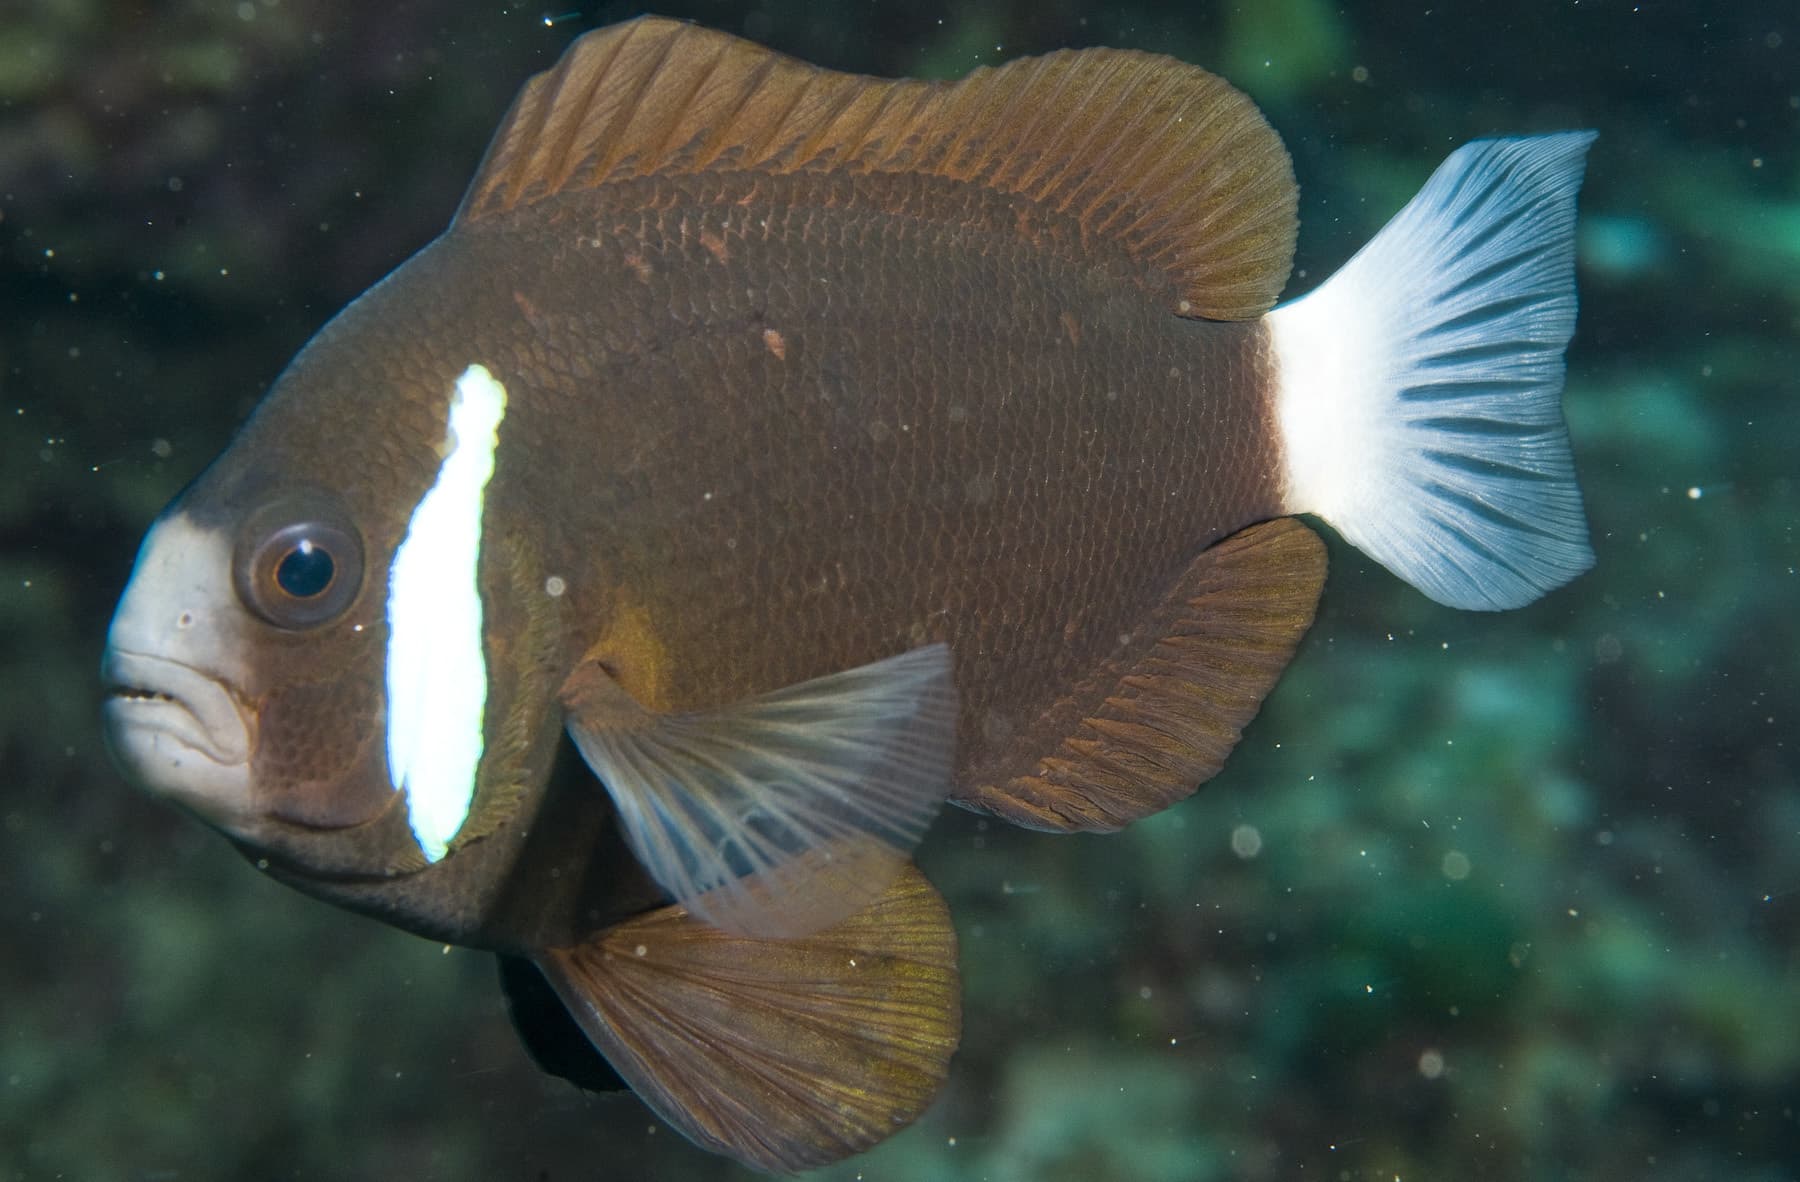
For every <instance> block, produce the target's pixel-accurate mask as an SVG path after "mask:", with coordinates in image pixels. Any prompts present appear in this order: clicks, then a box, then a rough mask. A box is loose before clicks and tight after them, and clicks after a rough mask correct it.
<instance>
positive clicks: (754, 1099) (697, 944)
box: [538, 866, 961, 1170]
mask: <svg viewBox="0 0 1800 1182" xmlns="http://www.w3.org/2000/svg"><path fill="white" fill-rule="evenodd" d="M538 964H539V967H541V968H542V969H543V971H544V975H545V976H546V977H548V978H549V980H550V982H551V984H552V985H554V986H555V988H556V991H557V993H558V994H559V995H560V996H561V997H562V999H563V1003H564V1004H565V1005H567V1006H568V1008H569V1011H570V1013H572V1014H573V1015H574V1016H575V1019H576V1021H578V1022H579V1023H580V1024H581V1027H582V1029H583V1030H585V1031H586V1032H587V1036H588V1038H589V1039H590V1040H592V1041H593V1043H594V1045H595V1046H597V1047H599V1048H600V1050H601V1051H602V1052H603V1053H604V1054H605V1055H606V1057H607V1059H608V1060H609V1061H610V1062H611V1063H612V1065H613V1067H614V1068H615V1069H617V1071H618V1072H619V1074H620V1075H621V1076H623V1077H624V1078H625V1079H626V1081H627V1082H629V1083H630V1084H631V1086H632V1088H633V1089H635V1090H636V1091H637V1093H638V1094H639V1095H640V1096H642V1097H643V1099H644V1102H645V1103H647V1104H648V1105H650V1107H651V1108H652V1109H654V1110H655V1111H656V1113H657V1114H658V1115H659V1116H661V1117H662V1118H663V1119H664V1120H666V1121H668V1122H669V1123H670V1124H671V1125H674V1126H675V1127H676V1128H677V1129H679V1130H681V1131H682V1132H683V1133H685V1134H686V1135H687V1136H688V1137H690V1138H692V1139H693V1140H694V1141H695V1142H696V1143H698V1144H700V1145H702V1146H704V1147H705V1148H707V1149H711V1150H713V1151H715V1152H718V1153H724V1154H729V1155H730V1156H732V1157H735V1158H737V1159H738V1160H739V1161H742V1162H745V1163H746V1164H749V1165H752V1166H755V1167H757V1168H759V1169H764V1170H800V1169H807V1168H809V1167H812V1166H820V1165H825V1164H826V1163H828V1162H834V1161H837V1160H839V1159H840V1158H844V1157H848V1156H849V1155H851V1154H853V1153H858V1152H861V1151H862V1150H864V1149H867V1148H868V1147H869V1146H871V1145H874V1144H875V1143H876V1142H878V1141H881V1140H883V1139H884V1138H886V1137H889V1136H891V1135H892V1134H894V1133H896V1132H898V1131H899V1130H900V1129H902V1128H904V1127H905V1126H906V1125H908V1124H910V1123H911V1122H912V1121H913V1119H914V1118H915V1117H917V1116H918V1115H919V1114H920V1113H921V1112H923V1111H924V1110H925V1107H926V1105H928V1104H930V1103H931V1100H932V1098H933V1097H934V1096H935V1095H936V1094H937V1091H938V1088H939V1087H941V1086H942V1085H943V1082H944V1079H945V1077H946V1076H947V1075H948V1073H949V1065H950V1055H951V1053H952V1052H953V1051H954V1050H955V1049H956V1043H957V1038H958V1036H959V1034H960V1025H961V998H960V994H959V982H958V976H957V971H956V935H955V933H954V931H953V930H952V929H951V927H950V916H949V913H948V912H947V911H946V910H945V908H944V901H943V900H942V899H941V898H940V897H939V896H938V893H937V891H935V890H934V889H932V886H931V884H930V883H929V882H927V881H926V880H925V876H924V875H923V874H921V873H919V871H918V870H917V869H916V868H915V867H911V866H908V867H907V868H906V870H905V871H904V872H903V873H902V874H901V875H900V877H899V878H898V879H897V880H896V881H895V883H894V885H892V886H890V887H889V888H888V889H887V892H886V893H885V894H883V895H882V896H881V897H880V898H879V899H877V900H876V901H875V902H874V903H872V904H870V905H869V906H868V907H866V908H864V909H863V910H861V911H859V912H857V913H856V914H855V915H852V916H851V917H850V918H849V919H846V920H844V921H843V922H842V923H840V924H838V925H837V926H835V927H832V928H828V929H826V930H825V931H822V932H818V933H816V934H814V935H812V936H808V937H805V938H804V939H798V940H757V939H747V938H744V937H740V936H733V935H729V934H727V933H725V932H722V931H720V930H718V929H717V928H714V927H710V926H708V925H707V924H704V923H701V922H700V921H699V920H697V919H694V918H693V917H691V916H689V915H688V914H687V912H686V911H684V910H682V909H681V908H680V907H665V908H663V909H661V910H659V911H653V912H651V913H650V914H648V915H644V916H640V917H639V918H637V919H634V920H630V921H628V922H626V923H624V924H621V925H619V926H618V927H615V928H612V929H609V930H608V931H606V932H604V933H602V934H601V935H600V936H598V937H597V938H595V939H593V940H591V941H589V942H588V943H585V944H581V945H578V946H576V947H573V948H552V949H549V950H547V951H545V952H544V953H543V954H541V955H540V956H539V957H538Z"/></svg>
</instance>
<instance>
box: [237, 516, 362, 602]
mask: <svg viewBox="0 0 1800 1182" xmlns="http://www.w3.org/2000/svg"><path fill="white" fill-rule="evenodd" d="M233 566H234V568H235V569H234V571H233V575H234V580H235V582H236V584H237V592H238V598H239V599H241V600H243V602H244V606H246V607H248V608H249V609H250V610H251V611H253V612H255V613H256V614H257V615H259V616H261V617H262V618H263V619H264V620H267V621H268V622H269V623H271V624H273V625H275V626H276V627H277V628H286V629H290V630H300V629H305V628H316V627H318V626H319V625H321V624H326V623H329V622H330V621H332V620H334V619H336V618H337V617H338V616H340V615H342V614H343V613H344V612H345V611H346V610H347V609H348V608H349V606H350V604H351V603H352V602H354V601H355V599H356V593H357V591H358V590H360V589H361V587H362V543H361V542H360V541H359V540H358V537H357V534H356V532H355V530H354V529H352V528H351V527H350V524H349V520H348V517H347V515H345V514H344V513H343V512H342V510H341V509H338V507H337V506H336V505H335V504H331V503H328V502H326V501H325V499H324V498H322V497H320V498H306V499H305V501H304V502H301V503H294V504H283V505H278V506H270V507H268V508H267V509H265V510H264V511H263V512H260V513H256V514H253V515H252V516H251V518H250V519H249V520H248V521H247V522H246V529H245V530H244V532H243V534H242V536H241V540H240V542H239V545H238V548H237V554H236V557H235V560H234V562H233Z"/></svg>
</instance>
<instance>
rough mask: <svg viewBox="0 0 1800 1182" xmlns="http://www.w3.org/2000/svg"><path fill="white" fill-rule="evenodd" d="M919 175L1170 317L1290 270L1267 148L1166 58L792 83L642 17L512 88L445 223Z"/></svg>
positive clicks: (1058, 58)
mask: <svg viewBox="0 0 1800 1182" xmlns="http://www.w3.org/2000/svg"><path fill="white" fill-rule="evenodd" d="M835 169H844V170H851V171H856V172H860V173H873V174H879V173H899V172H908V173H923V174H933V175H938V176H943V177H948V178H952V179H955V180H957V181H962V182H965V183H968V184H975V185H981V186H984V187H987V188H990V189H993V190H996V191H999V192H1003V193H1008V194H1014V195H1017V196H1020V197H1024V198H1026V199H1028V200H1030V201H1032V202H1034V203H1036V204H1039V205H1042V206H1045V207H1048V208H1051V209H1054V210H1056V211H1057V212H1058V213H1060V214H1063V215H1065V216H1067V217H1070V218H1072V219H1074V220H1076V221H1077V222H1078V223H1079V225H1080V227H1081V230H1082V233H1083V235H1084V236H1104V237H1110V238H1112V239H1114V240H1116V241H1118V242H1120V243H1122V244H1123V245H1124V247H1125V249H1126V250H1127V252H1128V253H1129V254H1130V255H1131V257H1133V258H1135V259H1137V260H1138V261H1140V262H1142V263H1144V264H1145V265H1147V266H1151V267H1155V268H1159V269H1161V270H1162V271H1163V272H1164V273H1166V274H1167V275H1168V277H1169V279H1170V280H1171V282H1172V285H1173V287H1174V290H1175V291H1176V292H1177V293H1178V296H1179V298H1180V299H1181V300H1182V301H1183V302H1184V304H1185V306H1182V307H1180V308H1179V310H1180V311H1181V312H1183V313H1184V314H1190V315H1195V316H1206V317H1211V318H1214V319H1245V318H1249V317H1254V316H1258V315H1260V314H1262V313H1263V312H1265V311H1267V310H1268V309H1269V308H1270V307H1271V306H1272V305H1273V304H1274V302H1275V297H1276V296H1277V295H1278V294H1280V291H1281V287H1282V285H1283V284H1284V283H1285V282H1286V281H1287V273H1288V268H1289V266H1290V265H1291V263H1292V259H1293V247H1294V234H1295V229H1296V225H1297V222H1296V219H1295V212H1294V211H1295V188H1294V178H1293V170H1292V167H1291V166H1290V164H1289V161H1288V155H1287V151H1286V149H1284V148H1283V147H1282V145H1281V140H1280V138H1279V137H1278V136H1277V135H1276V134H1275V132H1274V131H1273V130H1272V129H1271V128H1270V127H1269V125H1268V123H1267V122H1265V121H1264V120H1263V117H1262V115H1261V114H1260V113H1259V112H1258V111H1257V109H1256V107H1255V105H1254V104H1253V103H1251V101H1250V100H1249V99H1248V98H1246V97H1245V96H1244V95H1243V94H1241V93H1240V92H1238V91H1237V90H1236V89H1234V88H1233V87H1232V86H1231V85H1230V84H1229V83H1227V82H1225V81H1224V80H1223V79H1221V78H1219V77H1217V76H1215V75H1213V74H1209V73H1207V72H1206V71H1205V70H1202V69H1200V68H1198V67H1196V66H1190V65H1186V64H1185V63H1182V62H1178V61H1176V60H1174V59H1173V58H1167V57H1161V56H1158V55H1155V54H1147V53H1138V52H1132V51H1126V50H1112V49H1087V50H1065V51H1062V52H1059V53H1052V54H1049V55H1047V56H1045V57H1039V58H1022V59H1020V60H1017V61H1013V62H1008V63H1006V64H1005V65H1002V66H997V67H992V68H986V67H984V68H982V69H978V70H976V71H974V72H973V73H971V74H970V75H969V76H968V77H966V78H964V79H962V80H961V81H957V82H918V81H911V80H887V79H880V78H868V77H863V76H861V75H856V74H843V73H837V72H835V71H831V70H824V69H820V68H819V67H817V66H811V65H807V64H806V63H804V62H800V61H796V60H795V59H793V58H789V57H784V56H782V55H780V54H777V53H775V52H773V51H771V50H768V49H764V48H763V47H762V46H759V45H755V44H752V43H751V42H748V41H744V40H741V39H739V38H736V37H733V36H730V35H729V34H726V33H720V32H715V31H713V30H711V29H703V28H700V27H698V26H695V25H687V24H682V23H680V22H677V21H671V20H666V19H663V18H659V17H640V18H639V19H637V20H634V21H629V22H627V23H625V24H620V25H614V26H611V27H609V28H605V29H596V30H595V31H593V32H591V33H588V34H587V35H585V36H583V37H582V38H580V39H579V40H577V41H576V42H575V43H574V44H573V45H571V46H570V47H569V49H568V50H567V51H566V52H565V53H564V54H563V56H562V60H561V61H560V62H558V63H557V64H556V66H555V67H553V68H552V69H550V70H547V71H545V72H544V73H542V74H539V75H537V76H536V77H535V78H533V79H532V80H531V81H530V82H528V83H526V85H525V87H524V89H523V90H521V91H520V93H519V97H518V98H517V99H516V100H515V101H514V103H513V106H512V110H511V111H509V112H508V113H507V116H506V118H505V120H503V121H502V122H501V124H500V128H499V130H498V131H497V132H496V133H495V135H494V140H493V143H492V144H491V145H490V146H489V148H488V155H487V159H486V160H485V161H484V162H483V164H482V167H481V170H480V172H478V173H477V174H476V177H475V181H474V183H473V184H472V185H471V186H470V188H469V192H468V194H467V196H465V197H464V199H463V205H462V208H461V210H460V211H459V212H458V214H457V217H458V220H465V219H466V220H478V219H481V218H486V217H491V216H493V215H495V214H497V213H502V212H504V211H507V210H510V209H513V208H516V207H518V206H520V205H527V204H530V203H532V202H534V201H537V200H540V199H542V198H544V197H547V196H550V195H553V194H558V193H566V192H570V191H573V190H579V189H591V188H598V187H600V186H604V185H606V184H607V183H608V182H611V181H617V180H624V179H628V178H631V177H639V176H645V175H649V174H665V175H671V174H691V173H697V172H703V171H709V170H734V171H757V172H768V173H785V172H795V171H810V170H835Z"/></svg>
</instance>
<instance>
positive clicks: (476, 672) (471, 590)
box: [387, 365, 506, 862]
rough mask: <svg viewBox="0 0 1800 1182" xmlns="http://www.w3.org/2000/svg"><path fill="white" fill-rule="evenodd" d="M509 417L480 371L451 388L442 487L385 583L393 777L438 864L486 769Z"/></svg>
mask: <svg viewBox="0 0 1800 1182" xmlns="http://www.w3.org/2000/svg"><path fill="white" fill-rule="evenodd" d="M505 414H506V387H505V386H502V385H501V384H500V382H499V381H498V380H497V379H495V377H494V375H493V374H492V373H490V372H489V371H488V370H487V368H486V367H485V366H482V365H471V366H469V368H468V369H466V370H464V371H463V374H462V376H461V377H459V378H457V379H456V388H455V390H454V391H453V392H452V393H451V395H450V413H449V422H448V424H447V426H446V429H445V432H444V446H443V454H444V458H443V460H442V461H441V462H440V463H439V464H438V472H437V480H436V481H435V482H433V484H432V486H431V487H430V488H429V489H427V490H426V492H425V495H424V496H423V497H421V498H420V500H419V503H418V505H417V507H415V508H414V509H413V514H412V520H411V521H410V522H409V523H408V524H407V527H406V537H405V539H404V540H402V541H401V543H400V547H399V549H397V550H396V551H395V552H394V561H393V564H392V567H391V569H390V572H389V575H388V599H387V622H388V651H387V758H388V777H389V779H390V780H392V782H393V785H394V787H395V788H396V789H397V790H399V791H400V792H403V793H405V795H406V815H407V820H408V821H409V822H410V823H411V825H412V831H413V836H414V837H415V838H417V839H418V842H419V848H420V849H422V850H423V851H424V852H425V858H426V860H427V861H431V862H435V861H437V860H438V859H439V858H442V857H443V856H444V854H445V852H446V851H447V850H448V849H449V847H450V841H451V839H452V838H454V837H455V836H456V833H457V830H459V829H461V828H462V824H463V821H464V820H465V819H466V818H467V817H468V815H469V806H470V804H471V803H472V802H473V801H474V798H475V773H476V769H477V768H478V767H479V765H480V763H481V752H482V735H481V730H482V719H483V716H484V714H485V712H486V708H487V690H488V679H487V660H486V657H485V655H484V652H483V647H482V640H483V624H482V611H481V588H480V585H479V583H478V581H477V577H476V572H477V562H478V560H479V559H480V557H481V536H482V510H483V502H484V501H485V499H486V495H487V484H488V480H489V478H490V477H492V476H493V474H494V449H495V447H496V446H497V445H498V443H499V441H500V420H501V418H503V417H504V416H505Z"/></svg>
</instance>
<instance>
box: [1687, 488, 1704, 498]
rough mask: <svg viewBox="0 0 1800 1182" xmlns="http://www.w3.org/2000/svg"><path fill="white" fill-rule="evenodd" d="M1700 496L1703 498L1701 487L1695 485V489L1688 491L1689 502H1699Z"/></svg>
mask: <svg viewBox="0 0 1800 1182" xmlns="http://www.w3.org/2000/svg"><path fill="white" fill-rule="evenodd" d="M1700 496H1701V492H1700V486H1699V485H1695V486H1694V487H1692V488H1690V489H1688V500H1690V501H1697V500H1699V499H1700Z"/></svg>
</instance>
